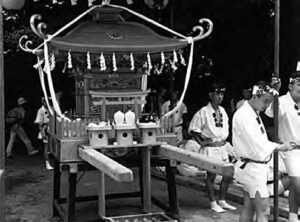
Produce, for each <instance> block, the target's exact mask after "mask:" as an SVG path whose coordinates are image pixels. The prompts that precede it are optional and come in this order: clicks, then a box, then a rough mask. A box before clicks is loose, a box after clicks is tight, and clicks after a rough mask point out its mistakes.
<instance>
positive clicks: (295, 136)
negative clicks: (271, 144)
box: [265, 71, 300, 222]
mask: <svg viewBox="0 0 300 222" xmlns="http://www.w3.org/2000/svg"><path fill="white" fill-rule="evenodd" d="M273 85H274V86H275V87H276V89H277V90H279V89H280V87H281V82H280V80H279V79H276V78H273ZM265 114H266V115H267V116H269V117H273V103H272V104H271V105H270V106H269V107H268V109H267V110H266V112H265ZM278 120H279V122H278V124H279V140H280V141H281V142H288V141H294V142H296V143H297V145H298V146H299V145H300V71H297V72H294V73H292V75H291V77H290V81H289V86H288V92H287V93H286V94H285V95H283V96H280V97H279V119H278ZM279 155H280V156H281V157H282V158H283V161H284V164H285V167H286V170H287V173H288V175H289V178H290V188H289V222H296V221H299V220H298V210H299V207H300V164H299V162H300V149H295V150H292V151H288V152H284V153H279Z"/></svg>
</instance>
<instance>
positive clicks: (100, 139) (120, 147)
mask: <svg viewBox="0 0 300 222" xmlns="http://www.w3.org/2000/svg"><path fill="white" fill-rule="evenodd" d="M123 11H125V12H126V13H130V14H131V15H134V16H136V17H138V18H140V19H141V21H143V23H146V24H152V25H154V26H157V27H159V28H160V29H162V30H164V31H165V32H169V33H171V35H172V36H171V37H166V36H162V35H160V34H157V33H156V32H154V31H153V30H151V29H150V28H149V27H148V26H146V25H145V24H142V23H137V22H131V21H126V20H125V19H124V18H123V17H122V12H123ZM83 18H84V19H83ZM40 19H41V18H40V16H39V15H34V16H33V17H32V19H31V27H32V29H33V31H34V32H35V33H36V34H37V35H38V36H40V37H41V38H43V39H44V43H43V44H41V45H40V46H39V47H37V48H36V49H34V50H31V49H30V48H29V47H28V46H29V43H30V42H28V41H27V42H24V40H26V38H27V37H26V36H24V37H22V38H21V39H20V47H21V48H22V49H23V50H24V51H27V52H32V53H35V54H36V55H37V57H38V63H37V64H36V65H35V67H36V68H37V69H38V71H39V75H40V79H41V86H42V89H43V92H44V94H45V98H48V91H49V92H50V96H51V97H52V100H53V106H50V105H49V101H46V102H47V104H48V106H49V109H50V114H51V115H50V130H49V134H50V136H49V146H50V150H51V152H52V155H53V157H54V158H53V159H54V177H53V179H54V187H53V215H54V216H61V217H62V218H63V219H64V221H74V218H75V217H76V216H75V203H76V201H88V200H98V214H99V217H100V218H101V219H102V220H108V221H145V220H144V219H143V218H145V219H146V221H175V219H171V217H173V218H177V217H178V204H177V195H176V185H175V179H174V174H173V171H172V167H171V166H170V164H169V159H173V160H177V161H181V162H185V163H188V164H192V165H195V166H198V167H201V168H203V169H209V170H210V171H212V172H216V173H219V174H231V173H232V172H233V168H232V166H231V165H229V164H224V163H220V162H218V161H214V160H209V159H207V157H203V156H202V155H200V154H195V153H191V152H189V151H185V150H182V149H179V148H177V147H175V146H174V145H176V143H175V142H174V139H175V138H176V135H175V134H174V131H173V132H172V130H171V132H167V131H166V130H161V128H162V127H163V126H162V125H163V124H162V123H163V120H159V119H156V120H154V121H153V122H152V123H143V122H141V121H138V119H139V117H140V115H141V113H142V111H143V107H144V105H145V103H146V99H145V98H146V96H147V94H148V93H149V90H148V89H147V78H148V76H149V75H153V73H156V74H160V73H162V72H164V67H165V66H166V65H170V66H171V67H172V68H173V69H174V70H175V69H176V68H177V66H179V65H186V69H187V74H186V82H185V86H184V90H183V94H182V96H181V98H180V101H179V104H180V103H181V102H182V101H183V98H184V94H185V91H186V89H187V86H188V82H189V77H190V73H191V68H192V57H193V46H194V42H195V41H197V40H200V39H203V38H205V37H207V36H208V35H209V34H210V33H211V31H212V23H211V21H210V20H208V19H202V20H200V23H205V24H206V26H205V27H206V28H202V27H200V26H196V27H195V28H194V31H197V30H198V31H199V32H200V33H199V35H198V36H196V37H186V36H184V35H181V34H179V33H177V32H175V31H173V30H171V29H169V28H167V27H165V26H163V25H161V24H159V23H157V22H155V21H153V20H151V19H148V18H146V17H145V16H143V15H140V14H138V13H136V12H134V11H132V10H130V9H128V8H126V7H122V6H118V5H112V4H109V3H108V1H104V2H103V3H102V4H101V5H95V6H92V7H91V8H89V9H88V10H87V11H85V12H84V13H82V14H81V15H79V16H78V17H76V18H75V19H74V20H72V21H71V22H70V23H68V24H66V25H65V26H64V27H62V28H61V29H60V30H58V31H57V32H56V33H54V34H53V35H50V36H49V35H48V36H46V35H45V34H44V33H43V32H42V28H43V27H44V24H43V23H40V22H38V21H37V20H40ZM173 36H177V38H173ZM184 47H190V52H189V57H188V58H184V55H183V54H182V51H181V49H182V48H184ZM58 56H59V57H60V58H65V68H64V71H69V72H72V73H73V76H74V78H75V97H76V109H75V112H74V115H71V116H70V115H69V116H66V115H64V114H62V112H61V110H60V107H59V105H58V103H57V101H56V98H55V91H54V87H53V83H52V78H51V70H53V69H54V68H55V61H56V57H58ZM45 79H47V81H48V86H49V90H46V85H45ZM175 110H176V107H175ZM173 112H174V110H173V111H171V112H170V113H168V114H166V116H165V117H164V118H172V115H173ZM130 152H135V153H137V155H138V157H137V159H136V160H135V161H133V162H131V163H128V162H126V155H127V154H128V153H130ZM124 160H125V162H124ZM161 165H162V166H166V173H167V181H168V191H169V206H166V204H165V203H162V202H161V201H159V200H157V199H155V198H154V197H152V196H151V171H150V170H151V166H161ZM132 166H133V167H139V172H140V174H139V175H140V186H141V187H140V188H141V190H140V191H138V192H136V193H133V194H132V195H131V194H128V193H121V194H114V195H111V194H106V192H105V175H106V176H109V177H111V178H113V179H114V180H115V181H117V182H127V181H132V180H134V178H133V173H132V171H131V169H130V167H132ZM90 169H93V170H95V169H97V170H98V171H99V178H98V179H99V184H98V187H99V190H98V195H97V196H96V197H81V198H77V197H76V178H77V173H78V172H79V171H85V170H90ZM64 170H66V171H67V173H68V194H67V198H65V199H64V198H62V197H61V194H60V192H61V191H60V185H61V178H60V177H61V172H62V171H64ZM129 196H135V197H141V200H142V208H143V212H144V213H146V214H142V215H131V216H124V215H117V216H116V217H107V215H106V209H105V200H106V199H107V198H121V197H123V198H124V197H129ZM152 200H153V201H154V202H155V203H156V204H157V205H159V206H160V207H161V208H163V209H164V210H165V212H166V213H168V215H169V216H171V217H169V216H167V215H166V213H156V212H152V205H151V204H152ZM63 204H66V207H65V208H66V209H64V207H62V205H63Z"/></svg>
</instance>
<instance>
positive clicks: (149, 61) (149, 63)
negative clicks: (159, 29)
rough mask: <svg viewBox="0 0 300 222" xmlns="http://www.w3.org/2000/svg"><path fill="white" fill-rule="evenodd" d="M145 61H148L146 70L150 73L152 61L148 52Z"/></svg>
mask: <svg viewBox="0 0 300 222" xmlns="http://www.w3.org/2000/svg"><path fill="white" fill-rule="evenodd" d="M147 61H148V70H149V73H150V70H151V69H152V63H151V56H150V53H149V52H148V53H147Z"/></svg>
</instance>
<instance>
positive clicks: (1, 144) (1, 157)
mask: <svg viewBox="0 0 300 222" xmlns="http://www.w3.org/2000/svg"><path fill="white" fill-rule="evenodd" d="M3 50H4V47H3V15H2V0H0V169H1V170H4V168H5V121H4V116H5V114H4V111H5V109H4V105H5V103H4V61H3ZM3 172H4V171H3ZM1 175H2V177H1V178H0V221H5V216H4V213H5V212H4V208H5V207H4V205H5V201H4V198H5V188H4V186H5V184H4V180H5V176H3V173H1Z"/></svg>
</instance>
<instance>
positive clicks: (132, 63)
mask: <svg viewBox="0 0 300 222" xmlns="http://www.w3.org/2000/svg"><path fill="white" fill-rule="evenodd" d="M130 65H131V68H130V70H132V71H133V70H134V69H135V67H134V58H133V54H132V53H130Z"/></svg>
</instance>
